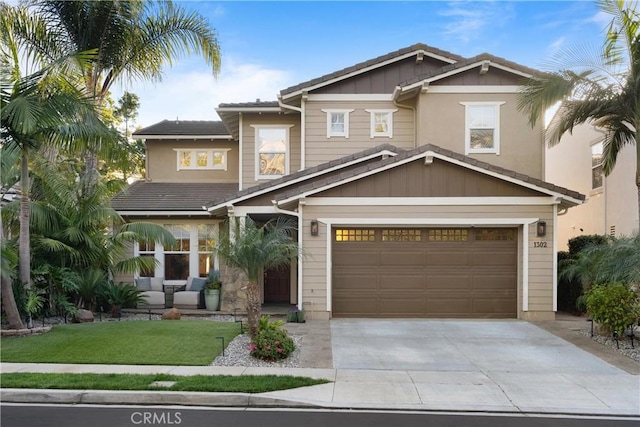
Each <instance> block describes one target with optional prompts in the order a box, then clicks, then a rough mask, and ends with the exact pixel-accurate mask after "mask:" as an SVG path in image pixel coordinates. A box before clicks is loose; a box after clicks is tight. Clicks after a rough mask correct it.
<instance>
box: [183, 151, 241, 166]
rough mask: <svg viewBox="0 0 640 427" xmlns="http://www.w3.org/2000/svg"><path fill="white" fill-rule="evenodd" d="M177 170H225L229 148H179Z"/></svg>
mask: <svg viewBox="0 0 640 427" xmlns="http://www.w3.org/2000/svg"><path fill="white" fill-rule="evenodd" d="M174 150H175V151H176V152H177V153H178V170H194V169H196V170H227V152H229V151H230V150H231V149H230V148H221V149H206V148H180V149H174Z"/></svg>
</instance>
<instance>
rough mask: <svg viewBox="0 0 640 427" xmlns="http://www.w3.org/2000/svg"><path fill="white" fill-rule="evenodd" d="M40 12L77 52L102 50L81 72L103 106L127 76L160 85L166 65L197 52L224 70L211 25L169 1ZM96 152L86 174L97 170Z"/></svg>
mask: <svg viewBox="0 0 640 427" xmlns="http://www.w3.org/2000/svg"><path fill="white" fill-rule="evenodd" d="M34 4H35V6H36V10H37V13H38V14H39V15H40V16H42V17H43V18H45V19H47V22H49V24H50V25H51V26H52V27H53V28H52V29H53V32H54V33H57V34H60V35H61V37H63V38H64V39H65V40H66V41H67V42H68V43H70V44H71V45H73V46H74V47H75V49H76V50H78V51H85V50H89V49H98V56H97V57H96V58H94V60H93V61H92V62H91V65H90V66H89V67H84V68H82V72H83V77H84V83H85V86H86V88H87V90H88V91H89V92H90V93H91V94H93V95H94V97H95V100H96V104H97V105H98V106H103V104H104V100H105V98H106V97H107V96H108V93H109V90H110V88H111V86H112V85H113V83H114V82H116V81H118V80H119V79H121V78H123V77H125V78H128V79H141V80H151V81H160V80H161V78H162V70H163V66H164V65H165V64H169V65H171V64H173V63H174V62H175V61H176V60H177V59H179V58H181V57H183V56H186V55H189V54H191V53H196V54H199V55H201V56H202V57H203V58H204V60H205V61H206V63H207V64H208V65H210V66H211V68H212V71H213V74H214V75H217V73H218V72H219V70H220V48H219V46H218V41H217V37H216V34H215V32H214V31H213V30H212V29H211V27H210V26H209V24H208V22H207V20H206V19H205V18H204V17H203V16H201V15H199V14H198V13H196V12H188V11H186V10H185V9H184V8H182V7H180V6H178V5H175V4H174V3H172V2H171V1H168V0H161V1H146V0H132V1H119V0H103V1H93V0H82V1H80V0H78V1H65V0H35V1H34ZM96 164H97V159H96V156H95V152H94V151H92V150H90V151H89V152H88V155H87V156H86V164H85V169H86V170H87V171H89V172H90V171H92V170H93V169H95V168H96Z"/></svg>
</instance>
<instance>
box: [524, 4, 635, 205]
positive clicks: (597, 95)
mask: <svg viewBox="0 0 640 427" xmlns="http://www.w3.org/2000/svg"><path fill="white" fill-rule="evenodd" d="M598 4H599V7H600V9H601V10H602V11H603V12H604V13H606V14H607V15H609V16H611V23H610V24H609V25H608V28H607V35H606V37H605V40H604V43H603V46H602V49H601V50H600V52H599V53H598V54H597V55H595V56H594V55H591V54H590V52H589V51H588V49H585V48H581V47H578V48H573V49H571V50H567V51H564V52H562V53H561V54H560V55H558V56H557V57H556V58H554V59H553V60H552V61H551V62H550V64H549V65H550V67H549V68H550V69H551V71H550V72H547V73H544V74H541V75H538V76H535V77H533V78H532V79H529V80H528V81H527V83H526V84H525V85H524V86H523V87H522V89H521V92H520V99H519V103H518V104H519V105H518V108H519V109H520V110H522V111H525V112H526V113H527V114H528V115H529V122H530V123H531V124H532V125H535V123H536V122H537V121H538V120H539V119H541V118H543V117H544V114H545V112H546V111H547V109H549V108H550V107H552V106H553V105H555V104H556V103H557V102H561V104H560V107H559V110H558V112H557V113H556V117H555V118H554V120H553V121H552V123H551V124H550V126H549V129H548V141H549V144H551V145H555V144H557V143H558V142H560V138H561V137H562V135H563V134H565V133H566V132H572V130H573V128H574V127H575V126H578V125H580V124H584V123H588V124H593V125H594V126H596V127H598V128H600V129H602V130H604V131H605V137H604V144H603V147H604V149H603V171H604V173H605V175H609V174H610V173H611V171H612V170H613V168H614V166H615V164H616V160H617V159H618V154H619V153H620V151H621V150H622V148H623V147H624V146H625V145H627V144H629V145H634V144H635V146H636V160H637V168H636V185H637V187H638V210H639V211H640V144H639V143H638V131H639V129H640V95H639V94H640V12H639V11H638V9H637V7H638V3H637V1H624V0H602V1H600V2H599V3H598Z"/></svg>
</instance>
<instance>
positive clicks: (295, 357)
mask: <svg viewBox="0 0 640 427" xmlns="http://www.w3.org/2000/svg"><path fill="white" fill-rule="evenodd" d="M290 337H291V338H292V339H293V342H294V343H295V345H296V349H295V350H294V351H293V353H291V354H290V355H289V357H287V358H286V359H284V360H281V361H278V362H267V361H264V360H259V359H256V358H254V357H251V355H250V352H249V344H251V338H250V337H249V334H242V335H238V336H237V337H235V338H234V339H233V340H232V341H231V342H230V343H229V345H228V346H227V348H226V350H225V351H224V354H225V355H224V356H222V355H220V356H218V357H217V358H216V360H214V361H213V363H212V364H211V365H212V366H247V367H260V368H298V367H300V344H301V343H302V337H301V336H298V335H290Z"/></svg>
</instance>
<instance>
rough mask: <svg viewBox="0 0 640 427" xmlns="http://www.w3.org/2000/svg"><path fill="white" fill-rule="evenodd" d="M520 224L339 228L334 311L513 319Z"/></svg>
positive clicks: (341, 314)
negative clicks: (515, 225) (453, 226)
mask: <svg viewBox="0 0 640 427" xmlns="http://www.w3.org/2000/svg"><path fill="white" fill-rule="evenodd" d="M517 235H518V234H517V230H516V229H515V228H373V227H372V228H336V229H334V230H333V255H332V264H333V278H332V280H333V282H332V285H333V289H332V315H333V316H334V317H450V318H515V317H516V315H517V305H516V300H517V253H518V251H517Z"/></svg>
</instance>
